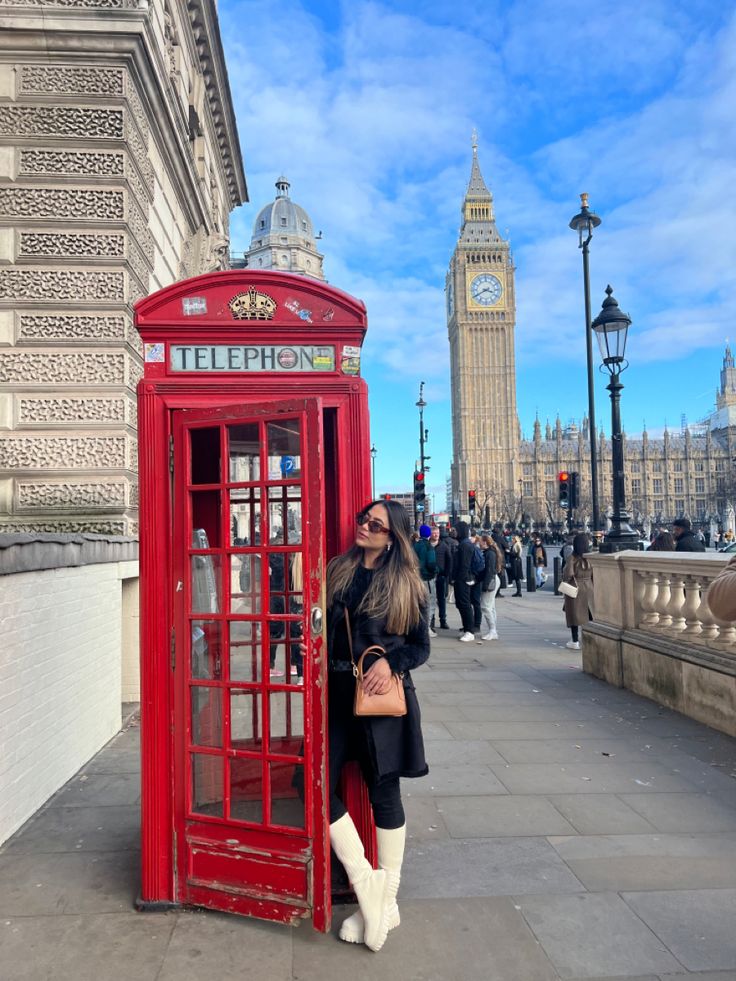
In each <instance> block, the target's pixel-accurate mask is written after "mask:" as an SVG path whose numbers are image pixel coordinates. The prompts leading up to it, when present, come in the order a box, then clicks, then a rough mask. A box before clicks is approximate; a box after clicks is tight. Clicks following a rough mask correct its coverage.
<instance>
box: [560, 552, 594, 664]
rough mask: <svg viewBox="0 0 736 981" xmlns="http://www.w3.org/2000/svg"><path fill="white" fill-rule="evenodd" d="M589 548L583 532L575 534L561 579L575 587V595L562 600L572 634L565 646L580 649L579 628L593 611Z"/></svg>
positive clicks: (575, 649)
mask: <svg viewBox="0 0 736 981" xmlns="http://www.w3.org/2000/svg"><path fill="white" fill-rule="evenodd" d="M589 549H590V540H589V539H588V536H587V535H585V534H582V533H581V534H579V535H576V536H575V537H574V538H573V541H572V555H571V556H570V558H569V559H568V560H567V562H566V563H565V571H564V573H563V576H562V581H563V582H566V583H567V584H568V585H569V586H572V587H573V588H576V589H577V595H576V596H570V595H566V596H565V598H564V600H563V602H562V609H563V610H564V612H565V622H566V623H567V626H568V627H569V628H570V633H571V635H572V637H571V639H570V640H568V642H567V644H566V645H565V646H566V647H569V648H570V649H571V650H573V651H579V650H580V628H581V627H582V626H583V624H586V623H588V621H589V620H591V619H592V611H593V568H592V566H591V564H590V562H588V560H587V559H586V557H585V553H586V552H587V551H588V550H589Z"/></svg>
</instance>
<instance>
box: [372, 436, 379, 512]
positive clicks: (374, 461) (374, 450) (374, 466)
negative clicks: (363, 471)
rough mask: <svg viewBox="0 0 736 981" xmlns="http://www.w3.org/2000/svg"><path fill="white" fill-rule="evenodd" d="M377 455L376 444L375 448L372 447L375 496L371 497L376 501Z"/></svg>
mask: <svg viewBox="0 0 736 981" xmlns="http://www.w3.org/2000/svg"><path fill="white" fill-rule="evenodd" d="M377 453H378V450H377V449H376V444H375V443H374V444H373V446H371V476H372V478H373V494H372V495H371V496H372V497H373V500H374V501H375V499H376V454H377Z"/></svg>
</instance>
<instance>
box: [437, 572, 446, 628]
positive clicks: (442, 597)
mask: <svg viewBox="0 0 736 981" xmlns="http://www.w3.org/2000/svg"><path fill="white" fill-rule="evenodd" d="M435 588H436V595H437V613H438V614H439V618H440V625H441V624H443V623H447V576H442V575H439V574H438V576H437V579H436V580H435Z"/></svg>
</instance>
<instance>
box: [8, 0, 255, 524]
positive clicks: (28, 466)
mask: <svg viewBox="0 0 736 981" xmlns="http://www.w3.org/2000/svg"><path fill="white" fill-rule="evenodd" d="M45 9H46V10H48V11H49V13H50V14H51V16H50V17H49V18H48V19H42V18H39V12H40V11H43V10H45ZM121 11H126V14H125V17H124V18H123V17H120V12H121ZM213 12H214V8H213V7H212V4H211V0H188V2H187V3H186V4H184V3H182V4H180V3H177V4H174V5H171V4H169V5H166V4H165V0H0V533H2V532H3V531H9V532H10V531H69V532H74V531H86V532H102V533H105V532H107V533H112V534H135V533H136V532H137V528H138V521H137V507H138V490H137V480H136V474H137V453H136V440H135V432H136V426H137V415H136V402H135V389H136V385H137V383H138V381H139V379H140V378H141V376H142V371H143V362H142V355H143V351H142V344H141V341H140V337H139V336H138V333H137V331H136V330H135V328H134V326H133V309H132V308H133V304H134V303H135V302H136V301H137V300H138V299H139V298H140V297H142V296H145V295H146V294H147V293H149V292H150V291H151V290H153V289H158V288H160V287H162V286H165V285H167V284H168V283H169V282H171V281H172V279H174V278H176V276H177V274H178V272H179V270H180V269H181V267H182V263H183V262H184V261H185V260H186V261H187V267H188V268H187V271H188V272H189V273H196V272H198V271H199V268H198V266H197V262H196V261H193V260H192V257H193V256H194V257H195V258H196V257H198V256H200V255H201V253H202V249H201V248H200V245H199V243H201V242H203V241H207V240H208V237H209V236H211V235H213V234H214V233H215V232H220V231H222V230H223V229H226V227H227V211H229V210H230V209H231V208H232V207H235V206H236V205H238V204H240V203H242V202H243V201H244V200H245V178H244V174H243V171H242V162H241V161H240V156H239V148H238V146H237V139H236V136H237V134H236V131H235V129H234V120H233V119H232V107H231V104H230V93H229V91H227V87H226V86H225V87H224V88H223V85H222V82H221V81H219V80H220V79H224V78H225V73H224V66H223V65H222V64H221V63H218V62H217V59H218V58H219V57H220V54H219V51H220V46H219V44H215V45H213V44H212V43H211V42H212V41H213V40H214V38H213V36H212V32H213V30H216V21H214V20H213ZM67 21H68V23H67ZM72 24H73V26H72ZM80 25H81V26H80ZM56 31H58V32H59V37H58V39H57V38H55V37H53V34H54V32H56ZM70 31H71V32H73V36H74V39H75V46H74V49H73V50H72V49H71V48H70V47H69V46H68V44H66V43H64V42H63V40H62V39H63V38H66V37H68V36H69V32H70ZM118 32H119V33H118ZM21 38H22V43H20V40H21ZM16 39H17V41H18V43H14V42H15V40H16ZM131 39H133V44H134V45H137V48H138V50H137V51H135V52H134V51H133V50H132V46H131ZM20 51H22V52H23V56H22V60H21V59H20V57H19V54H18V52H20ZM195 82H196V84H194V83H195ZM190 87H193V88H194V89H196V91H197V93H199V94H198V95H197V103H196V107H197V109H196V125H195V124H194V123H193V122H192V120H193V117H192V114H191V113H192V107H190V105H189V104H188V101H187V98H188V96H187V92H188V91H189V89H190ZM202 93H204V96H202ZM203 98H204V99H205V100H206V99H209V103H210V104H209V109H210V111H209V112H207V111H205V109H206V106H205V103H204V102H203V101H202V99H203ZM190 127H193V129H190ZM194 130H196V135H195V133H194ZM195 139H196V141H197V142H196V152H195V144H194V140H195ZM174 148H176V149H174ZM203 161H204V166H205V168H206V173H204V172H201V167H202V165H203ZM210 184H211V186H208V185H210ZM154 200H155V201H156V207H155V209H154V207H153V202H154ZM222 202H224V203H225V207H224V208H223V207H222ZM223 211H224V212H225V213H224V214H223Z"/></svg>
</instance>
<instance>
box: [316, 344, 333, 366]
mask: <svg viewBox="0 0 736 981" xmlns="http://www.w3.org/2000/svg"><path fill="white" fill-rule="evenodd" d="M312 363H313V365H314V370H315V371H334V370H335V349H334V347H318V348H315V350H314V356H313V358H312Z"/></svg>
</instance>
